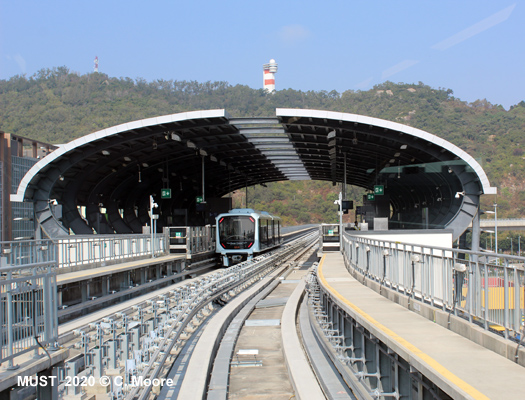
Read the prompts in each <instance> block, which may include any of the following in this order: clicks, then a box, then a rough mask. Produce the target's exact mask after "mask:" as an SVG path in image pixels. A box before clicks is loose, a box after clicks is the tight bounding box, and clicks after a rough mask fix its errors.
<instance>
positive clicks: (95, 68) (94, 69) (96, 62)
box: [93, 56, 98, 72]
mask: <svg viewBox="0 0 525 400" xmlns="http://www.w3.org/2000/svg"><path fill="white" fill-rule="evenodd" d="M93 71H94V72H98V56H95V67H94V68H93Z"/></svg>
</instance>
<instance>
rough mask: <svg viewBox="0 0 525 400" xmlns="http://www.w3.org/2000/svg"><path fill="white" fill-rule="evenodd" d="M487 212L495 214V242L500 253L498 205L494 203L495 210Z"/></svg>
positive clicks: (486, 212) (487, 212)
mask: <svg viewBox="0 0 525 400" xmlns="http://www.w3.org/2000/svg"><path fill="white" fill-rule="evenodd" d="M485 214H494V244H495V248H496V251H495V252H494V253H496V254H498V205H497V204H496V203H494V211H485Z"/></svg>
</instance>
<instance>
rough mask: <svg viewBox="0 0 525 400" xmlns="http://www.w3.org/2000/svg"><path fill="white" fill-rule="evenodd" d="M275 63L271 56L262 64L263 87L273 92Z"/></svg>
mask: <svg viewBox="0 0 525 400" xmlns="http://www.w3.org/2000/svg"><path fill="white" fill-rule="evenodd" d="M276 72H277V63H276V62H275V60H274V59H273V58H272V59H271V60H270V62H269V63H268V64H264V65H263V78H264V88H265V89H266V90H267V91H269V92H275V73H276Z"/></svg>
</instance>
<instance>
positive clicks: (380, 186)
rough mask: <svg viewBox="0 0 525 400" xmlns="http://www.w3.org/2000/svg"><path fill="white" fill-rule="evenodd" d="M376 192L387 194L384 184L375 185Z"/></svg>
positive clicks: (376, 193) (377, 193)
mask: <svg viewBox="0 0 525 400" xmlns="http://www.w3.org/2000/svg"><path fill="white" fill-rule="evenodd" d="M374 194H375V195H378V196H380V195H383V194H385V187H384V186H383V185H375V186H374Z"/></svg>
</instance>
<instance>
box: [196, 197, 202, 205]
mask: <svg viewBox="0 0 525 400" xmlns="http://www.w3.org/2000/svg"><path fill="white" fill-rule="evenodd" d="M195 201H196V202H197V204H200V203H202V196H197V197H195Z"/></svg>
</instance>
